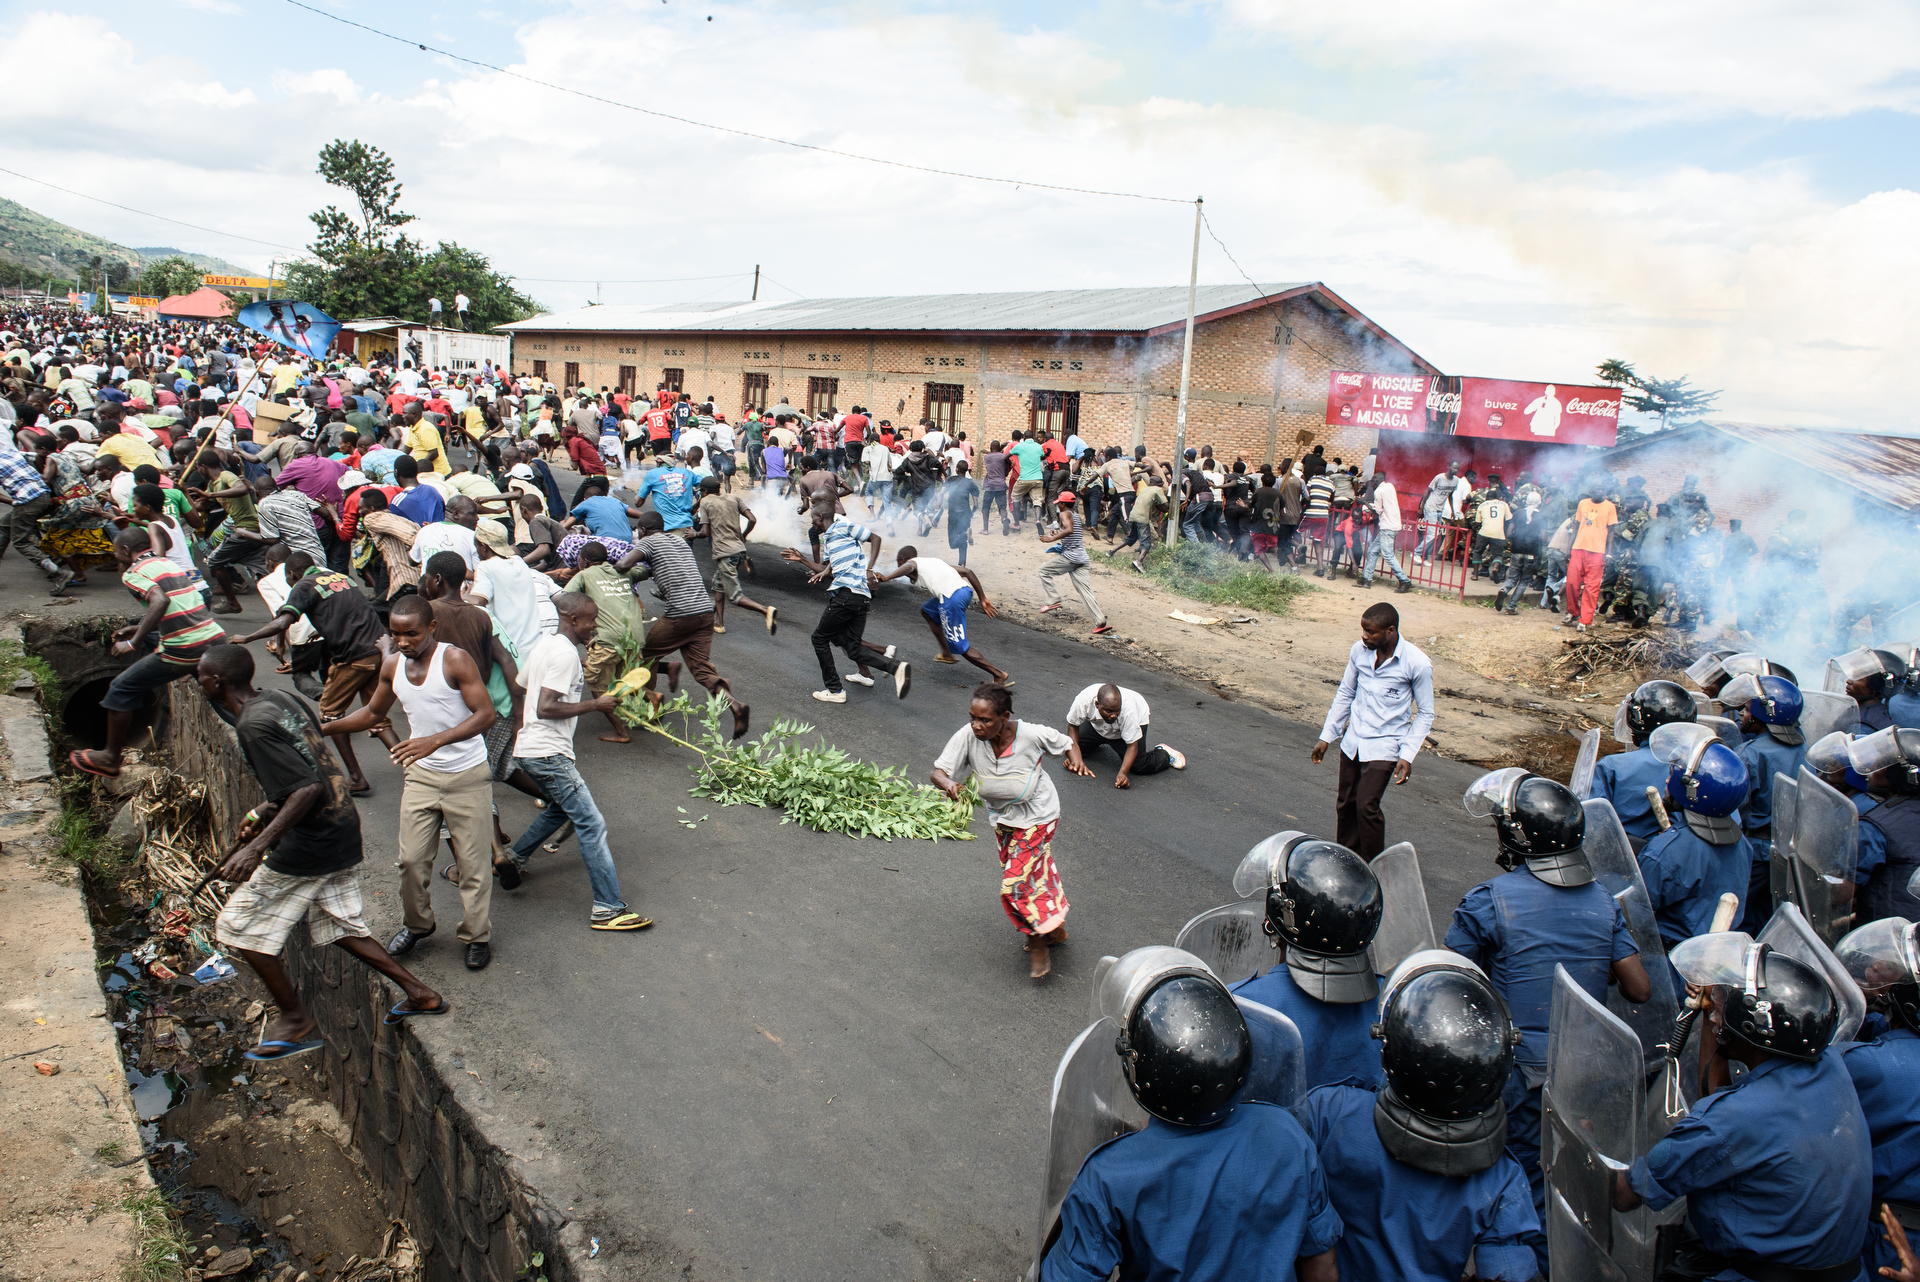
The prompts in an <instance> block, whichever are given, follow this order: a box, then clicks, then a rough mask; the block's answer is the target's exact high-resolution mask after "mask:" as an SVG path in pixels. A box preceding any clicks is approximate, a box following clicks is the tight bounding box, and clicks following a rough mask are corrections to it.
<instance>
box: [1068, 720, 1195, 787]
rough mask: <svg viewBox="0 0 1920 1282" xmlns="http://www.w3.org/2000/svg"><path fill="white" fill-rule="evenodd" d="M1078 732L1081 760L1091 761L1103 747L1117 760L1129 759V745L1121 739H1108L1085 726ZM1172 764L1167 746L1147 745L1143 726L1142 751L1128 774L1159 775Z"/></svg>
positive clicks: (1141, 730)
mask: <svg viewBox="0 0 1920 1282" xmlns="http://www.w3.org/2000/svg"><path fill="white" fill-rule="evenodd" d="M1078 734H1079V735H1080V759H1081V760H1083V761H1091V760H1092V759H1093V754H1094V753H1096V752H1098V751H1099V750H1100V749H1102V748H1107V749H1109V750H1111V751H1112V753H1113V755H1114V758H1115V759H1116V760H1119V761H1125V760H1126V759H1127V745H1126V744H1124V743H1122V742H1121V741H1120V740H1118V739H1108V738H1106V737H1104V736H1102V735H1097V734H1094V733H1093V732H1092V731H1091V730H1089V729H1087V728H1086V727H1085V726H1081V727H1080V729H1079V731H1078ZM1172 764H1173V758H1172V757H1169V756H1168V755H1167V750H1166V749H1165V748H1149V747H1147V727H1146V726H1141V727H1140V752H1139V754H1138V755H1137V756H1135V757H1134V759H1133V769H1131V770H1129V771H1127V774H1128V776H1130V777H1131V776H1133V775H1157V774H1159V773H1160V772H1161V771H1162V770H1165V769H1167V768H1168V767H1169V766H1171V765H1172Z"/></svg>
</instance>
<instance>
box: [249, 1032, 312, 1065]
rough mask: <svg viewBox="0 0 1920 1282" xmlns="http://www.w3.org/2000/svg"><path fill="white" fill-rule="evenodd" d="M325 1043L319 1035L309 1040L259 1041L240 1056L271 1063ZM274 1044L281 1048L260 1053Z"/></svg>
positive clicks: (256, 1061)
mask: <svg viewBox="0 0 1920 1282" xmlns="http://www.w3.org/2000/svg"><path fill="white" fill-rule="evenodd" d="M326 1044H327V1043H326V1039H325V1038H321V1037H316V1038H314V1039H313V1040H312V1041H310V1042H283V1041H278V1040H275V1041H266V1042H261V1043H260V1044H259V1045H258V1046H256V1047H254V1048H253V1049H252V1050H250V1051H248V1052H247V1053H246V1054H245V1055H244V1056H242V1057H241V1058H243V1059H250V1060H252V1061H253V1062H254V1063H256V1064H271V1063H273V1062H274V1061H275V1060H282V1059H292V1058H293V1057H294V1056H296V1055H305V1054H307V1053H308V1052H309V1051H317V1050H319V1049H320V1048H321V1047H322V1046H325V1045H326ZM275 1046H278V1047H280V1048H281V1049H280V1050H278V1051H275V1052H274V1053H272V1054H270V1055H262V1054H261V1053H260V1052H261V1051H264V1050H268V1049H270V1048H272V1047H275Z"/></svg>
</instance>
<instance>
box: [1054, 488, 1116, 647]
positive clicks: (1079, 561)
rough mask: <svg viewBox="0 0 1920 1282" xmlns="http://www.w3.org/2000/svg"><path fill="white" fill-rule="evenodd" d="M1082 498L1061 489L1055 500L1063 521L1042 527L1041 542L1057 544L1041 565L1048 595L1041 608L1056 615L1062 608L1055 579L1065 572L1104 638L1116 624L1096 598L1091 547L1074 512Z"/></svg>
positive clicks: (1094, 626) (1095, 627) (1097, 634)
mask: <svg viewBox="0 0 1920 1282" xmlns="http://www.w3.org/2000/svg"><path fill="white" fill-rule="evenodd" d="M1079 501H1080V500H1079V497H1078V496H1077V495H1075V494H1074V492H1073V491H1072V490H1062V491H1060V494H1059V495H1058V497H1056V498H1055V499H1054V501H1053V505H1054V511H1056V512H1057V513H1059V519H1060V524H1059V525H1057V526H1054V527H1051V528H1049V527H1046V526H1042V528H1041V530H1040V541H1041V542H1042V543H1051V544H1054V545H1055V547H1054V549H1053V551H1054V555H1053V556H1050V557H1048V558H1047V563H1046V564H1045V565H1043V566H1041V567H1040V590H1041V591H1042V592H1045V593H1046V594H1047V604H1045V605H1043V606H1041V607H1040V613H1042V614H1053V613H1055V612H1056V611H1058V610H1059V609H1060V604H1061V598H1060V589H1059V588H1058V587H1057V586H1055V584H1054V580H1055V579H1057V578H1059V577H1060V576H1061V575H1065V576H1066V577H1067V579H1068V580H1069V581H1071V582H1072V584H1073V590H1074V591H1075V592H1077V593H1079V594H1080V604H1082V605H1084V606H1085V607H1086V608H1087V613H1088V615H1090V616H1091V617H1092V619H1093V633H1092V635H1094V636H1096V637H1103V636H1107V635H1109V634H1110V633H1112V631H1113V625H1112V624H1110V623H1108V622H1107V615H1106V611H1104V610H1102V609H1101V608H1100V603H1099V602H1098V601H1096V600H1094V598H1093V572H1092V571H1091V570H1089V569H1088V568H1087V548H1086V544H1085V541H1084V539H1083V537H1082V534H1081V529H1080V522H1079V519H1078V518H1077V517H1075V516H1074V512H1073V508H1074V504H1076V503H1078V502H1079Z"/></svg>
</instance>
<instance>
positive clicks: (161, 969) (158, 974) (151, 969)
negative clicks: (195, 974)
mask: <svg viewBox="0 0 1920 1282" xmlns="http://www.w3.org/2000/svg"><path fill="white" fill-rule="evenodd" d="M147 974H149V975H152V976H153V977H154V978H155V979H161V980H166V979H178V978H180V972H179V971H177V970H175V969H174V968H173V967H171V966H169V965H167V964H166V963H165V962H163V961H154V962H148V963H147Z"/></svg>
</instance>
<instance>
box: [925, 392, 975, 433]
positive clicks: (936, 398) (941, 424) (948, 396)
mask: <svg viewBox="0 0 1920 1282" xmlns="http://www.w3.org/2000/svg"><path fill="white" fill-rule="evenodd" d="M966 393H967V389H966V388H965V387H963V386H961V385H960V384H959V383H928V384H927V396H926V403H925V408H924V409H922V410H921V413H922V414H923V415H924V416H925V417H926V419H927V421H928V422H929V423H932V424H933V425H934V426H935V427H937V428H939V429H940V430H941V431H943V432H945V433H946V434H947V435H949V436H951V435H953V433H954V432H956V431H958V430H959V427H960V402H961V401H963V400H965V399H966Z"/></svg>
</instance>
